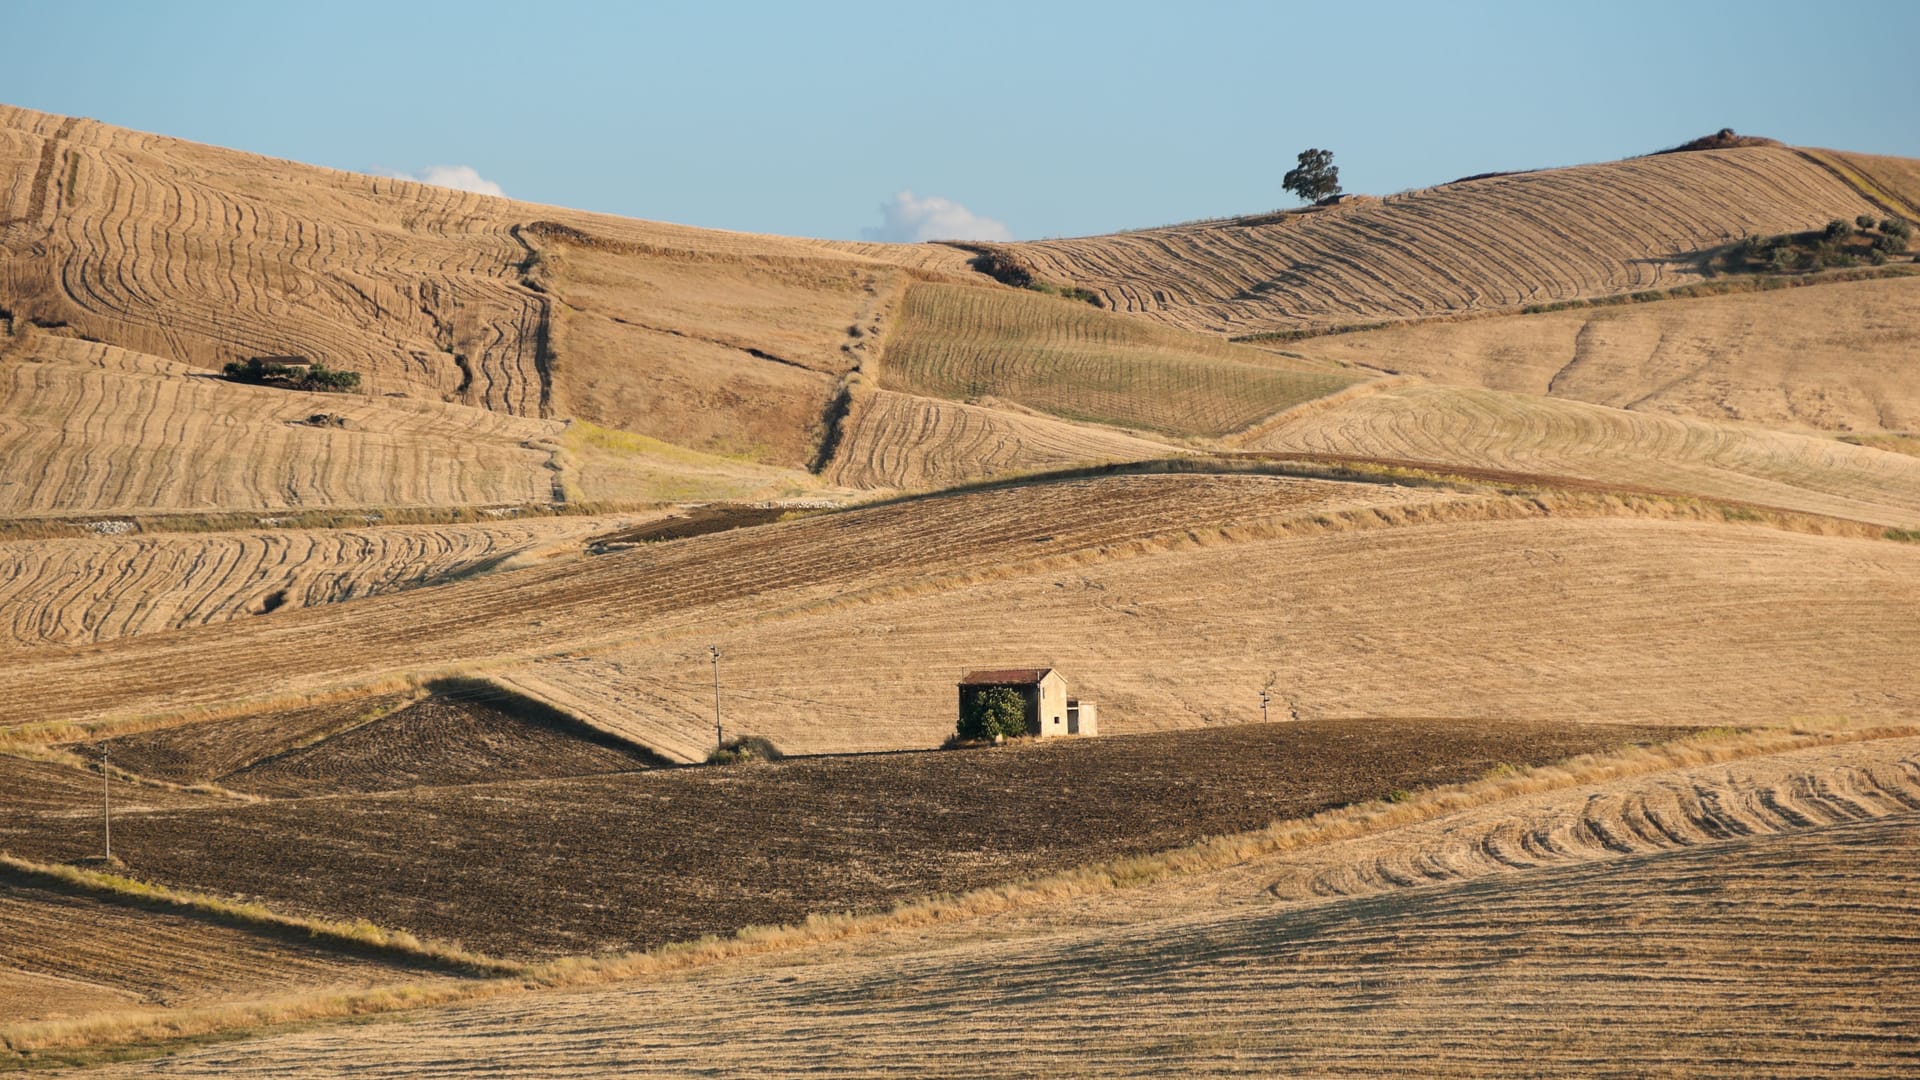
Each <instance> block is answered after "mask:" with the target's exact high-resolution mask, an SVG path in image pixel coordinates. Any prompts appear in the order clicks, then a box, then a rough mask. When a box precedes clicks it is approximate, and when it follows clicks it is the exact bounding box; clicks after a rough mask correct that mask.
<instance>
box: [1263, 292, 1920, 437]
mask: <svg viewBox="0 0 1920 1080" xmlns="http://www.w3.org/2000/svg"><path fill="white" fill-rule="evenodd" d="M1916 327H1920V277H1900V278H1890V279H1880V280H1873V281H1853V282H1839V283H1835V284H1829V285H1819V286H1811V287H1807V288H1798V289H1786V290H1776V291H1769V292H1753V293H1736V294H1731V295H1727V296H1710V297H1696V298H1690V299H1680V300H1672V301H1666V302H1662V303H1653V304H1627V305H1622V306H1618V307H1597V308H1575V309H1572V310H1567V311H1554V312H1543V313H1541V314H1537V315H1522V316H1509V317H1503V318H1491V319H1469V320H1465V321H1461V322H1440V323H1421V324H1414V325H1408V326H1397V327H1390V328H1387V329H1383V330H1371V331H1365V332H1361V333H1351V334H1335V335H1331V336H1327V337H1319V338H1314V339H1313V340H1311V341H1301V342H1296V343H1292V344H1290V345H1288V346H1286V347H1287V348H1288V349H1289V350H1298V351H1301V352H1305V353H1309V354H1310V355H1313V356H1315V357H1324V358H1327V359H1331V360H1339V361H1343V362H1346V363H1350V364H1355V365H1363V366H1364V367H1365V368H1368V369H1372V370H1375V371H1392V372H1396V373H1404V374H1407V375H1417V376H1420V377H1422V378H1427V379H1433V380H1436V381H1439V382H1444V383H1452V384H1455V385H1461V386H1478V387H1485V388H1487V389H1490V390H1504V391H1508V392H1511V393H1520V394H1536V395H1545V396H1552V397H1558V398H1570V399H1573V400H1576V401H1584V402H1587V403H1589V404H1593V405H1607V406H1611V407H1613V408H1619V409H1630V410H1633V411H1635V412H1652V413H1664V414H1668V415H1673V416H1686V417H1695V418H1699V419H1706V420H1734V421H1739V422H1741V423H1745V424H1757V425H1764V426H1766V427H1771V428H1785V429H1789V430H1814V431H1824V432H1873V431H1881V430H1886V431H1896V432H1898V431H1920V378H1916V377H1915V373H1914V370H1913V357H1914V354H1915V342H1916V340H1917V339H1920V338H1917V335H1920V330H1916Z"/></svg>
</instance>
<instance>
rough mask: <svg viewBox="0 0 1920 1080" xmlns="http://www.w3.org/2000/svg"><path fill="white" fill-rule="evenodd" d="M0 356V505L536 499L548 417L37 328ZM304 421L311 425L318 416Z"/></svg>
mask: <svg viewBox="0 0 1920 1080" xmlns="http://www.w3.org/2000/svg"><path fill="white" fill-rule="evenodd" d="M30 340H31V343H30V345H29V346H28V347H27V348H26V349H24V350H21V351H19V352H15V353H13V354H10V355H9V356H7V357H6V358H5V359H4V360H0V385H4V386H5V390H6V392H5V394H4V395H0V453H4V455H5V456H6V459H7V460H8V461H10V462H24V461H30V462H33V463H34V464H35V466H36V467H35V468H34V469H32V470H30V471H29V470H25V469H9V470H8V471H7V474H6V476H5V478H4V479H3V480H0V514H4V515H7V516H28V515H42V516H44V515H49V514H101V513H114V512H131V511H137V510H169V511H196V510H198V511H204V510H288V509H297V508H302V507H311V506H346V507H367V508H377V507H387V506H449V505H460V504H474V503H522V502H549V501H552V500H553V498H554V494H555V492H554V487H555V472H554V455H555V454H556V453H558V452H559V446H558V445H557V440H558V438H559V436H560V432H561V430H562V429H561V425H559V424H554V423H549V422H544V421H534V420H524V419H519V418H515V417H511V416H504V415H500V414H496V413H490V412H486V411H484V410H481V409H470V408H463V407H459V406H449V405H442V404H439V403H437V402H414V401H400V400H396V399H389V398H367V397H362V396H358V395H348V394H313V393H299V392H291V391H284V390H274V389H267V388H264V387H252V386H240V385H235V384H232V383H227V382H224V381H222V380H219V379H215V378H210V377H208V376H206V375H205V374H204V373H197V372H194V371H192V370H191V369H189V368H187V367H186V366H185V365H183V364H179V363H176V362H173V361H169V360H162V359H159V358H157V357H153V356H147V355H142V354H138V353H132V352H128V351H126V350H124V349H119V348H115V347H113V346H110V345H94V344H89V343H86V342H80V341H74V340H72V339H67V338H56V337H52V336H49V335H45V334H41V335H35V336H34V337H32V338H31V339H30ZM316 418H318V419H316Z"/></svg>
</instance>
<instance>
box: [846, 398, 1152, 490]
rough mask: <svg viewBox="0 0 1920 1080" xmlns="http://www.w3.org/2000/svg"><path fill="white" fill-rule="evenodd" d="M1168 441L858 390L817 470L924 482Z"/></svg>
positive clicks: (883, 483)
mask: <svg viewBox="0 0 1920 1080" xmlns="http://www.w3.org/2000/svg"><path fill="white" fill-rule="evenodd" d="M1177 452H1178V451H1176V450H1175V449H1174V448H1173V447H1170V446H1166V445H1164V444H1161V443H1155V442H1150V441H1148V440H1146V439H1140V438H1135V437H1133V436H1130V435H1125V434H1122V433H1120V432H1117V431H1113V430H1110V429H1106V428H1099V427H1094V426H1092V425H1088V424H1068V423H1062V422H1061V421H1058V420H1054V419H1051V418H1049V417H1044V416H1029V415H1025V414H1022V413H1016V412H1012V411H1010V410H1007V409H988V408H981V407H978V406H974V405H962V404H960V403H959V402H954V401H941V400H938V399H936V398H925V397H915V396H913V395H911V394H900V393H895V392H893V391H891V390H863V391H862V392H860V393H859V394H857V395H855V397H854V398H853V405H852V409H851V411H850V412H849V414H848V416H847V419H846V420H845V421H844V422H843V423H842V424H841V429H840V442H839V447H838V450H837V452H836V453H835V454H834V456H833V460H832V461H831V462H830V463H829V464H828V466H827V468H826V469H825V470H824V472H823V473H822V475H823V476H824V477H825V478H826V479H827V480H828V482H830V483H833V484H837V485H841V486H845V487H854V488H929V487H939V486H942V485H946V484H957V483H962V482H965V481H968V480H974V479H979V478H982V477H989V476H999V475H1003V474H1006V473H1011V472H1023V471H1028V470H1033V469H1049V468H1062V467H1067V466H1072V465H1079V464H1084V463H1089V462H1100V461H1143V460H1147V459H1151V458H1160V457H1168V456H1171V455H1173V454H1175V453H1177Z"/></svg>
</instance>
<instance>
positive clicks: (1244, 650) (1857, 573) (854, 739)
mask: <svg viewBox="0 0 1920 1080" xmlns="http://www.w3.org/2000/svg"><path fill="white" fill-rule="evenodd" d="M1412 513H1413V515H1414V516H1415V517H1416V518H1417V517H1418V513H1419V512H1418V508H1415V509H1414V510H1413V511H1412ZM1715 516H1716V517H1717V516H1718V515H1717V514H1716V515H1715ZM1917 635H1920V547H1917V546H1915V545H1912V544H1901V543H1892V542H1888V541H1885V540H1875V539H1857V540H1856V539H1842V538H1838V537H1818V536H1805V535H1795V534H1790V533H1783V532H1778V531H1775V530H1771V529H1764V528H1733V527H1728V526H1727V525H1725V524H1711V523H1703V522H1679V521H1662V520H1638V519H1619V518H1598V519H1584V520H1553V519H1547V520H1540V519H1520V520H1472V519H1467V520H1460V521H1442V522H1438V523H1432V524H1418V523H1410V524H1403V525H1398V526H1393V527H1379V528H1366V529H1350V530H1347V531H1330V532H1318V531H1308V532H1306V533H1303V534H1301V535H1295V536H1280V537H1277V538H1273V539H1263V540H1246V541H1241V542H1221V543H1208V544H1205V545H1200V544H1194V545H1190V546H1183V547H1179V548H1176V549H1174V550H1169V551H1163V552H1158V553H1155V554H1152V555H1147V556H1142V557H1138V558H1133V559H1125V560H1112V561H1103V562H1097V563H1080V564H1074V565H1068V566H1061V567H1058V568H1037V569H1036V570H1035V571H1034V572H1031V573H1026V574H1020V575H1017V576H1011V577H1008V578H1005V579H1001V580H993V581H987V582H980V583H974V584H966V585H963V586H958V587H955V588H951V589H947V590H943V591H941V592H939V593H933V594H921V593H913V594H908V595H904V596H898V597H891V596H884V595H883V596H879V597H876V598H875V599H874V600H873V601H872V602H868V603H860V604H852V603H843V604H839V605H836V606H835V607H833V608H832V609H829V610H825V611H815V612H804V611H803V612H798V613H796V614H794V615H792V616H788V617H782V618H762V619H757V620H754V621H753V622H750V623H744V624H739V623H736V624H733V625H729V626H727V627H726V628H725V629H724V630H723V629H720V628H718V627H704V626H703V627H699V628H688V629H687V630H686V631H685V632H677V633H665V634H662V635H660V638H659V640H657V641H654V642H649V643H646V644H644V645H638V646H630V647H626V648H613V649H605V650H600V649H580V650H574V651H569V652H567V653H565V654H563V655H559V656H555V657H551V658H548V659H543V660H540V661H537V662H534V663H532V664H528V665H524V666H520V667H515V668H509V669H507V670H506V671H505V672H504V674H503V675H502V676H501V679H502V680H503V681H504V682H506V683H507V684H509V685H512V686H514V687H517V688H519V689H522V690H524V691H526V692H528V693H530V694H533V695H535V696H538V697H540V698H542V699H544V700H548V701H552V702H554V703H556V704H559V705H560V706H562V707H563V708H566V709H568V710H569V711H571V712H574V713H575V714H576V715H580V716H583V717H587V718H590V719H591V720H593V721H594V722H595V723H596V724H599V725H600V726H603V727H606V728H608V729H609V730H614V731H619V732H621V733H622V734H625V735H626V736H627V737H629V738H631V739H633V740H635V741H637V742H640V743H642V744H644V745H648V746H651V747H654V748H656V749H658V750H659V751H661V752H662V753H666V754H668V755H669V756H684V757H688V758H692V759H694V760H698V758H699V757H700V756H703V755H704V753H705V751H706V750H707V749H711V747H712V733H713V732H712V716H713V712H712V710H713V697H712V683H711V681H710V680H711V674H710V672H709V671H708V670H707V668H706V664H707V656H706V646H707V643H708V642H709V641H711V640H715V639H716V638H717V639H718V640H723V641H725V642H726V643H727V659H726V673H727V677H726V683H727V685H728V687H730V690H729V695H728V696H729V700H730V701H731V702H732V704H730V705H729V706H728V710H727V711H728V712H729V714H730V715H731V716H732V717H733V719H732V720H731V721H730V723H731V725H732V728H733V729H734V730H738V731H741V732H746V733H751V734H757V735H762V736H765V737H767V738H769V739H771V740H772V741H773V742H774V743H775V745H777V746H779V747H780V748H781V749H783V750H785V751H787V752H789V753H793V752H805V753H812V752H829V751H844V750H853V749H871V748H907V747H914V746H932V745H936V744H938V743H939V742H940V741H941V740H942V739H943V738H945V737H946V736H947V735H948V734H950V733H951V732H952V730H953V721H954V711H953V710H954V706H953V694H954V688H953V684H954V682H955V681H956V680H957V679H958V678H959V677H960V675H961V673H962V672H964V671H965V670H967V669H968V668H970V667H979V666H992V665H1002V666H1005V665H1013V664H1018V663H1046V664H1050V665H1052V666H1055V667H1058V668H1059V669H1060V670H1061V672H1062V673H1063V675H1064V677H1065V678H1066V679H1067V680H1068V684H1069V689H1070V692H1072V693H1076V694H1081V695H1084V696H1086V697H1087V698H1089V699H1091V700H1093V701H1095V702H1096V703H1097V704H1098V706H1099V710H1100V723H1101V729H1102V731H1105V732H1131V731H1141V730H1167V729H1181V728H1185V729H1194V728H1202V727H1206V726H1208V725H1212V724H1223V723H1247V722H1250V721H1256V720H1259V719H1260V707H1259V706H1260V702H1259V695H1260V689H1261V687H1262V686H1263V685H1267V684H1268V683H1269V682H1271V684H1272V687H1273V694H1274V705H1273V708H1274V709H1276V710H1281V711H1280V712H1276V713H1275V714H1274V715H1284V714H1285V713H1284V710H1286V709H1287V708H1292V709H1294V710H1296V711H1297V712H1298V714H1299V715H1300V716H1302V717H1304V718H1320V717H1341V716H1451V717H1510V718H1522V717H1524V718H1528V719H1534V720H1557V721H1568V722H1582V721H1593V720H1609V721H1633V722H1641V723H1656V724H1657V723H1689V724H1708V725H1711V724H1715V723H1721V722H1734V723H1742V724H1744V723H1783V722H1787V721H1791V720H1794V719H1797V718H1804V717H1819V716H1853V717H1858V718H1862V719H1866V718H1875V719H1881V720H1897V719H1900V718H1903V717H1908V716H1911V715H1912V713H1913V710H1914V709H1915V708H1916V707H1920V669H1916V668H1915V666H1914V664H1913V663H1912V661H1913V659H1914V642H1915V641H1916V640H1920V636H1917ZM1834 640H1846V641H1847V642H1848V643H1849V645H1848V648H1847V649H1845V650H1839V651H1836V650H1832V649H1829V648H1826V647H1825V646H1824V645H1823V644H1822V643H1823V642H1830V641H1834ZM837 650H845V652H846V654H847V656H848V657H849V659H848V661H847V662H845V663H822V662H821V661H820V657H821V656H822V655H823V654H828V653H832V652H835V651H837Z"/></svg>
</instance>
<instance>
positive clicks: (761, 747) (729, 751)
mask: <svg viewBox="0 0 1920 1080" xmlns="http://www.w3.org/2000/svg"><path fill="white" fill-rule="evenodd" d="M783 756H785V755H783V754H781V753H780V751H779V749H778V748H776V747H775V746H774V745H773V742H772V740H770V739H764V738H762V737H760V736H758V735H737V736H735V737H733V738H731V739H728V740H727V741H726V743H725V744H723V745H721V746H719V747H716V748H715V749H714V751H713V753H711V754H708V755H707V764H709V765H742V764H746V763H748V762H754V761H779V760H780V759H781V758H782V757H783Z"/></svg>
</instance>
